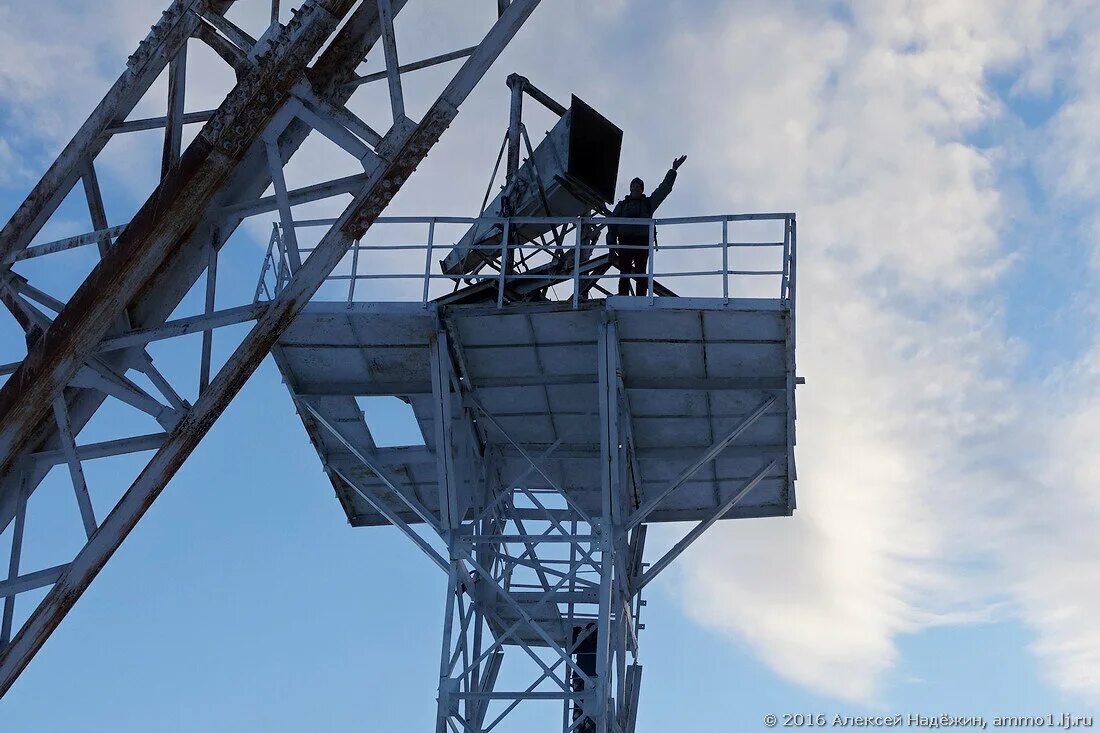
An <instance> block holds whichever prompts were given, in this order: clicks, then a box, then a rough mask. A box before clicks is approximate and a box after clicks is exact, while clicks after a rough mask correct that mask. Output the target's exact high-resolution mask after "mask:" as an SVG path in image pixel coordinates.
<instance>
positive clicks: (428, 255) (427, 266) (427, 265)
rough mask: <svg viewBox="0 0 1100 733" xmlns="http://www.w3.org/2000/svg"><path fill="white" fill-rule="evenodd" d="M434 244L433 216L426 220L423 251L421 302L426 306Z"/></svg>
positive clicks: (430, 280)
mask: <svg viewBox="0 0 1100 733" xmlns="http://www.w3.org/2000/svg"><path fill="white" fill-rule="evenodd" d="M434 245H435V217H432V219H431V220H430V221H429V222H428V251H427V252H425V253H424V297H423V298H422V299H421V301H420V302H421V304H422V305H423V306H424V307H425V308H427V307H428V296H429V292H428V288H429V285H431V282H432V247H433V246H434Z"/></svg>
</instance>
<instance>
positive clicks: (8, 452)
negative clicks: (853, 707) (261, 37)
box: [0, 0, 354, 473]
mask: <svg viewBox="0 0 1100 733" xmlns="http://www.w3.org/2000/svg"><path fill="white" fill-rule="evenodd" d="M352 5H354V0H311V1H310V2H307V3H306V4H305V5H303V6H302V10H301V11H300V12H299V14H298V15H297V16H296V17H295V20H293V21H291V23H290V24H289V25H288V26H286V27H280V32H278V33H276V34H273V35H272V36H270V37H269V38H268V39H267V40H266V41H265V42H264V43H261V44H259V45H258V46H257V49H255V50H258V51H259V53H258V54H256V62H255V65H254V66H253V67H252V68H251V69H250V70H249V71H248V73H247V74H246V75H245V76H244V77H243V78H242V79H241V81H240V82H239V83H238V84H237V86H236V87H235V88H234V89H233V91H231V92H230V93H229V95H228V96H227V97H226V99H225V101H224V102H223V103H222V105H221V107H219V109H218V112H217V114H215V116H214V118H213V119H212V120H210V122H209V123H207V125H206V126H205V127H204V128H203V131H202V132H201V133H200V134H199V136H198V137H197V138H196V139H195V140H194V141H193V142H192V143H191V145H190V146H188V148H187V151H186V153H185V154H184V156H183V157H182V158H181V159H180V161H179V164H178V165H177V166H175V167H174V168H173V169H172V171H171V173H170V175H169V176H167V177H166V178H165V179H164V181H162V182H161V184H160V185H159V186H158V187H157V188H156V190H154V191H153V193H152V195H151V196H150V197H149V200H148V201H147V202H146V203H145V205H144V206H142V208H141V209H140V210H139V211H138V213H137V214H136V215H135V216H134V218H133V220H131V222H130V224H129V226H127V228H126V231H125V232H123V233H122V235H121V236H120V237H119V238H118V240H117V241H116V243H115V245H114V247H112V248H111V249H110V251H109V252H108V253H107V255H106V256H105V257H104V258H103V260H101V261H100V263H99V265H97V266H96V268H95V269H94V270H93V271H92V272H91V274H89V276H88V277H87V278H86V279H85V281H84V282H83V283H82V284H81V286H80V287H79V288H78V289H77V291H76V293H74V294H73V296H72V298H71V299H70V300H69V302H68V303H67V304H66V306H65V309H64V310H63V311H62V312H61V313H60V314H58V316H57V318H56V319H55V320H54V324H53V325H52V326H51V327H50V328H49V329H48V330H47V331H46V333H45V334H44V335H43V336H42V337H41V338H40V339H39V340H38V341H37V342H36V343H35V345H34V347H33V348H32V349H30V350H29V352H28V354H27V357H26V358H25V359H24V360H23V363H22V365H21V366H20V367H19V369H17V370H16V372H15V373H14V374H13V375H12V376H11V378H10V379H8V381H7V382H6V383H5V384H4V386H3V388H0V473H5V472H6V471H7V470H10V468H11V466H12V463H13V461H14V460H15V459H16V458H17V457H18V456H19V454H20V452H21V451H23V450H25V449H26V448H27V447H28V446H27V443H28V441H29V440H30V439H31V438H32V436H33V432H34V430H35V428H36V427H37V424H38V422H39V421H40V420H42V418H43V416H44V414H45V412H46V410H48V409H49V406H50V405H51V404H52V403H53V401H54V399H55V398H56V397H57V396H58V395H59V394H60V393H61V390H62V389H64V387H65V386H66V385H67V384H68V383H69V382H70V381H71V380H72V377H73V376H74V375H75V373H76V371H77V370H78V369H79V368H80V366H81V364H83V363H84V361H85V360H86V359H87V357H88V356H89V355H90V354H91V353H92V352H93V351H94V350H95V348H96V346H97V344H98V343H99V342H100V341H101V340H102V339H103V337H104V335H105V334H106V332H107V330H108V328H109V327H110V326H111V324H113V323H115V322H117V321H118V319H119V318H120V317H121V316H122V315H123V313H124V307H125V305H126V304H127V303H129V302H131V301H132V300H133V299H134V298H135V297H136V296H137V294H138V293H139V292H140V290H141V288H142V287H143V286H144V285H145V284H146V283H147V282H148V281H149V280H150V278H151V277H152V276H153V275H154V274H155V273H156V272H157V271H158V270H159V269H160V268H161V267H162V266H163V265H164V263H165V261H166V260H168V259H169V257H170V255H171V253H172V252H173V251H174V250H176V249H177V248H179V247H180V246H182V245H183V244H184V243H185V242H186V241H187V239H188V237H189V236H190V235H191V233H192V232H193V231H194V230H195V228H196V227H197V226H198V224H199V223H200V221H201V220H202V215H203V213H204V212H205V210H206V209H207V207H208V206H209V205H210V202H211V201H212V199H213V198H214V195H215V194H216V193H217V192H218V190H219V188H220V186H221V183H222V182H223V181H224V179H225V178H226V177H227V176H229V175H230V174H231V173H232V171H233V169H234V168H235V167H236V165H237V164H238V163H239V162H240V161H241V160H242V159H243V158H244V157H245V154H246V153H247V152H248V149H249V148H250V147H251V145H252V144H253V143H254V142H255V141H256V140H257V139H258V138H259V136H260V135H261V134H262V133H263V131H264V128H265V127H266V125H267V123H268V122H269V121H270V120H271V118H272V116H273V115H274V114H275V113H276V112H277V111H278V110H279V108H280V107H281V106H282V104H283V102H284V101H285V100H286V99H287V98H288V97H289V93H290V89H291V87H292V86H293V84H295V83H297V82H298V80H299V79H301V78H302V75H303V74H304V72H305V68H306V65H307V64H308V63H309V61H310V60H311V59H312V57H313V56H314V55H315V54H316V53H317V51H318V50H320V48H321V45H322V44H323V43H324V42H325V41H326V40H327V39H328V37H329V36H330V35H331V34H332V32H333V31H334V30H335V28H336V26H337V24H338V23H339V21H340V20H341V19H342V18H343V16H344V15H346V14H347V12H348V11H349V10H350V9H351V7H352Z"/></svg>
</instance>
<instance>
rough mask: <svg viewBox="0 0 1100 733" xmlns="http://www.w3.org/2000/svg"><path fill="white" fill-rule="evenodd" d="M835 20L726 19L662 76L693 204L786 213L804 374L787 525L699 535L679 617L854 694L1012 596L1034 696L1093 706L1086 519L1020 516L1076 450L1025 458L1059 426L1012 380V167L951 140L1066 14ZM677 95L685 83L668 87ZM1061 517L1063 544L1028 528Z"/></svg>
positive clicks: (793, 672) (799, 675)
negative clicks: (925, 633) (912, 643)
mask: <svg viewBox="0 0 1100 733" xmlns="http://www.w3.org/2000/svg"><path fill="white" fill-rule="evenodd" d="M850 11H851V13H850V18H845V19H843V20H840V19H834V18H830V17H829V16H828V15H827V14H826V13H825V12H824V11H822V10H818V11H816V12H808V11H807V10H806V8H805V6H804V5H795V4H793V3H767V4H764V3H741V4H738V5H736V6H731V7H730V8H729V9H727V10H726V11H723V12H722V13H720V14H719V17H718V18H716V22H714V23H711V24H709V25H708V27H707V28H705V29H702V30H700V31H697V32H692V33H688V34H683V35H680V36H678V37H677V38H676V39H675V40H674V41H673V42H672V43H671V44H670V45H669V47H668V49H667V55H666V58H665V59H664V60H665V63H666V66H667V79H668V82H667V84H666V85H665V86H664V87H663V89H662V91H663V92H664V93H665V94H666V95H668V97H669V98H668V99H667V100H666V101H667V107H668V108H671V109H675V110H683V109H685V108H686V109H689V110H690V112H689V114H688V115H687V119H686V120H685V119H684V118H683V117H682V116H679V115H678V116H676V117H665V118H664V125H663V126H662V130H663V131H664V132H665V133H667V132H668V131H669V130H671V129H674V128H675V127H676V126H677V125H681V124H687V125H689V126H690V129H691V136H692V138H693V139H694V140H696V141H697V143H696V144H698V145H699V146H700V147H701V148H703V149H705V150H707V151H708V155H709V158H708V159H707V160H705V161H701V162H702V164H703V166H705V167H704V169H703V170H702V173H701V174H702V175H703V176H705V180H706V185H705V186H703V187H701V190H700V192H699V195H700V197H702V198H704V200H707V201H708V202H719V203H718V204H717V205H719V206H725V205H726V203H725V202H728V201H730V200H734V201H738V202H743V203H742V205H741V206H739V208H744V209H753V208H756V209H770V210H775V209H780V210H782V209H789V208H795V209H797V210H798V211H799V214H800V228H799V231H800V235H801V245H800V254H801V268H800V273H801V282H800V286H801V296H800V301H799V304H800V314H799V319H800V320H799V323H800V340H799V349H800V366H801V370H802V372H803V373H804V374H805V375H806V376H807V378H808V384H807V386H806V387H805V389H803V390H801V392H800V399H799V406H800V411H799V418H800V420H799V453H798V457H799V466H800V476H801V480H800V483H799V496H800V510H799V512H798V514H797V515H796V517H795V518H794V519H792V520H789V521H768V522H756V523H751V522H750V523H739V524H736V525H734V526H725V527H723V528H721V529H719V530H718V531H716V532H714V533H713V534H712V535H711V536H710V537H708V538H707V539H706V540H705V541H704V545H705V547H706V548H707V550H701V551H698V552H695V553H693V555H692V561H691V562H690V563H689V564H687V565H686V567H685V568H684V570H683V573H682V575H681V578H680V581H679V585H678V587H679V588H681V589H682V590H683V592H684V593H685V594H686V595H685V606H686V608H687V609H688V611H689V613H692V614H694V615H695V616H696V617H698V618H699V619H701V620H702V621H703V622H704V623H707V624H708V625H711V626H713V627H715V628H718V629H721V630H723V631H726V632H728V633H731V634H733V635H735V636H736V637H738V638H740V639H742V640H744V642H745V643H747V644H748V645H749V646H750V648H752V649H753V650H755V651H756V652H757V653H758V654H759V655H760V656H761V658H763V659H764V660H765V661H766V662H767V663H768V664H769V665H771V666H772V667H773V668H774V669H775V670H777V671H778V672H779V673H780V674H783V675H785V676H787V677H789V678H791V679H793V680H795V681H798V682H800V683H803V684H806V685H809V686H811V687H813V688H815V689H817V690H820V691H823V692H826V693H828V694H832V695H836V696H840V697H845V698H849V699H855V700H864V701H867V700H874V699H875V698H876V696H877V695H878V694H879V692H880V690H881V687H882V684H883V682H884V681H885V680H886V679H887V677H888V672H889V671H890V670H891V668H892V667H893V665H894V664H895V663H896V656H897V647H896V641H897V638H898V636H899V635H901V634H904V633H908V632H913V631H917V630H919V629H921V628H924V627H926V626H928V625H932V624H938V623H950V622H957V621H959V620H960V619H964V620H965V619H972V618H982V617H983V616H984V615H985V614H986V612H987V611H988V609H990V608H992V607H993V606H994V605H997V606H998V607H1000V606H999V604H1001V603H1003V602H1004V601H1005V600H1006V598H1007V599H1008V600H1009V601H1011V602H1012V603H1010V605H1009V606H1008V607H1009V608H1018V609H1019V611H1020V614H1021V618H1023V620H1024V621H1026V622H1027V623H1029V624H1031V625H1032V626H1033V628H1035V630H1036V631H1037V632H1038V634H1039V638H1040V641H1039V643H1038V644H1037V646H1036V652H1037V653H1038V654H1039V655H1040V656H1041V657H1043V658H1044V660H1045V661H1046V663H1047V664H1048V666H1049V668H1051V669H1054V670H1057V671H1056V672H1055V673H1054V674H1053V675H1052V678H1053V679H1054V680H1055V681H1056V682H1058V683H1059V684H1060V685H1061V686H1063V687H1064V688H1066V689H1071V690H1074V691H1076V692H1079V693H1085V692H1090V691H1094V690H1095V684H1094V680H1093V679H1092V677H1091V676H1090V675H1091V673H1090V674H1083V673H1082V667H1083V666H1084V665H1085V664H1087V663H1091V662H1093V661H1094V660H1095V658H1096V655H1097V654H1100V639H1098V638H1097V635H1096V634H1095V632H1093V631H1092V630H1091V628H1092V627H1091V626H1086V625H1085V623H1083V622H1084V620H1085V619H1086V618H1089V617H1090V616H1091V617H1094V615H1091V614H1088V613H1087V611H1088V610H1091V608H1092V605H1091V604H1092V602H1093V601H1092V598H1091V596H1090V595H1089V594H1088V593H1086V592H1085V591H1084V589H1083V588H1082V587H1081V586H1079V585H1076V584H1075V582H1074V580H1073V578H1074V574H1075V573H1082V572H1083V569H1084V567H1088V568H1095V567H1096V566H1097V564H1098V561H1100V553H1098V552H1096V548H1095V547H1094V546H1093V543H1083V542H1082V541H1081V540H1080V539H1079V538H1078V537H1079V535H1080V534H1081V533H1082V531H1083V528H1084V527H1085V526H1087V522H1088V517H1089V516H1091V514H1089V513H1084V514H1082V513H1080V512H1069V513H1067V514H1066V515H1065V516H1064V517H1062V516H1060V514H1058V513H1053V514H1052V513H1051V512H1049V511H1046V509H1045V505H1044V504H1039V505H1038V506H1035V505H1033V504H1031V503H1028V502H1027V501H1026V499H1027V497H1028V496H1029V495H1031V494H1032V493H1033V492H1034V486H1033V485H1032V482H1031V481H1029V479H1028V478H1027V477H1028V476H1029V475H1036V473H1035V472H1040V471H1043V470H1047V469H1048V468H1049V467H1052V466H1066V465H1072V463H1073V461H1074V456H1075V455H1076V454H1077V451H1079V450H1082V449H1084V446H1083V445H1074V446H1072V447H1068V446H1063V447H1061V449H1060V450H1059V451H1057V452H1056V453H1052V454H1051V455H1049V456H1046V455H1041V454H1036V451H1035V445H1034V443H1033V442H1032V441H1031V439H1032V436H1033V430H1032V423H1031V421H1033V420H1035V419H1036V418H1037V416H1040V419H1041V420H1042V421H1043V424H1044V425H1057V416H1056V415H1052V414H1051V411H1050V406H1049V405H1048V404H1044V402H1043V400H1042V399H1041V395H1035V396H1034V397H1035V399H1029V398H1028V396H1027V393H1026V390H1025V389H1024V388H1022V387H1021V386H1020V385H1013V384H1011V383H1010V382H1009V377H1010V375H1011V374H1012V373H1013V371H1014V368H1015V366H1016V365H1017V364H1018V362H1019V359H1021V358H1022V356H1023V354H1022V352H1021V349H1020V347H1019V346H1017V345H1016V344H1014V343H1013V342H1012V341H1011V340H1010V339H1009V338H1008V337H1007V336H1006V334H1005V328H1004V320H1003V314H1002V312H1001V309H1000V308H999V306H998V302H999V300H998V299H999V298H1000V297H1003V296H1002V295H1000V294H999V293H998V289H997V286H998V285H999V284H1000V282H1001V280H1000V276H1001V275H1002V274H1003V273H1004V271H1005V268H1006V267H1008V266H1009V265H1010V264H1011V254H1012V253H1011V252H1008V251H1006V249H1005V248H1004V245H1003V243H1002V240H1003V237H1004V235H1005V225H1006V222H1007V217H1008V212H1007V211H1006V209H1005V201H1004V199H1003V198H1002V195H1001V192H1000V190H999V186H1000V182H999V181H998V174H999V171H998V167H997V166H998V163H999V161H1000V159H1001V158H1002V157H1003V156H1005V155H1008V154H1009V153H1014V152H1015V151H1003V150H999V149H997V148H996V147H994V148H985V149H980V148H978V147H977V146H975V145H973V144H970V143H969V142H968V138H967V136H968V134H970V133H971V132H974V131H976V130H978V129H981V128H982V127H984V126H988V125H996V124H997V123H998V122H999V121H1000V120H1001V119H1002V118H1003V116H1004V115H1006V114H1007V111H1006V110H1005V109H1004V108H1003V106H1002V105H1001V104H1000V102H999V101H998V100H997V98H996V97H995V96H994V95H993V93H992V92H991V90H990V87H989V77H990V75H991V74H992V73H995V72H1000V71H1005V70H1014V71H1017V72H1020V71H1022V72H1023V73H1022V77H1023V78H1028V69H1029V68H1030V66H1029V65H1031V64H1032V63H1036V64H1037V63H1038V62H1036V61H1035V59H1037V58H1039V57H1041V56H1042V54H1043V53H1044V52H1045V50H1044V49H1045V48H1046V45H1045V44H1047V43H1048V41H1049V40H1050V36H1051V34H1053V33H1055V32H1056V30H1054V29H1057V28H1058V27H1060V21H1059V22H1055V20H1057V19H1053V20H1052V19H1051V18H1048V16H1047V13H1046V9H1045V7H1044V6H1043V4H1041V3H1026V4H1023V3H1022V4H1013V5H1012V6H1011V7H1008V6H1006V5H1003V4H999V3H965V4H960V3H902V2H895V3H880V2H874V3H870V2H868V3H853V4H852V5H851V7H850ZM700 49H708V50H710V49H713V52H711V51H708V52H706V53H701V52H700ZM687 78H692V79H698V80H700V83H699V84H696V85H692V86H691V87H690V88H688V89H684V88H683V87H682V85H681V84H680V81H681V80H682V79H687ZM1030 83H1032V84H1033V85H1035V86H1039V85H1040V82H1038V81H1032V82H1030ZM1085 118H1086V119H1087V115H1086V116H1085ZM1085 129H1086V127H1085V126H1081V127H1080V128H1079V130H1080V132H1081V135H1082V136H1083V135H1084V130H1085ZM1008 142H1011V141H1001V143H1000V144H1008ZM1085 169H1087V164H1086V165H1084V166H1081V170H1082V171H1084V170H1085ZM1090 185H1091V184H1090ZM1032 410H1035V412H1033V411H1032ZM1082 419H1083V420H1085V419H1087V420H1091V419H1093V418H1092V413H1089V417H1088V418H1082ZM1047 421H1049V422H1047ZM1089 424H1090V425H1092V424H1093V423H1089ZM1079 432H1080V433H1081V434H1082V435H1088V434H1089V431H1088V429H1087V428H1086V429H1082V430H1080V431H1079ZM1093 475H1095V474H1093ZM1065 493H1066V494H1069V495H1071V496H1074V495H1077V494H1080V493H1082V492H1081V491H1080V490H1078V489H1076V488H1068V487H1067V489H1066V491H1065ZM1073 505H1074V506H1075V505H1076V504H1073ZM1025 507H1026V510H1025ZM1028 512H1029V513H1028ZM1025 516H1030V517H1031V518H1032V521H1030V522H1029V521H1024V517H1025ZM1055 518H1058V519H1060V520H1061V521H1062V522H1063V523H1064V524H1063V525H1062V526H1063V532H1062V533H1060V534H1059V533H1056V534H1054V535H1053V536H1052V534H1051V533H1049V532H1042V531H1038V530H1036V529H1035V528H1034V527H1029V525H1034V524H1040V525H1041V524H1043V523H1044V522H1049V521H1053V520H1054V519H1055ZM1061 536H1067V537H1074V540H1073V541H1072V542H1070V543H1068V544H1066V545H1065V546H1063V543H1062V542H1061V541H1060V539H1059V538H1060V537H1061ZM1029 545H1031V546H1034V545H1038V546H1040V547H1041V548H1042V551H1041V552H1040V551H1038V550H1033V551H1032V552H1031V553H1030V557H1032V558H1038V557H1047V556H1054V557H1057V558H1059V560H1063V561H1064V560H1066V559H1068V558H1075V562H1073V563H1066V562H1061V563H1050V562H1043V563H1041V565H1042V572H1043V573H1044V579H1043V581H1042V582H1037V578H1036V577H1035V574H1034V573H1029V572H1027V571H1024V570H1023V569H1022V568H1021V567H1020V565H1019V563H1018V562H1017V560H1018V559H1019V556H1020V550H1021V548H1022V547H1024V546H1029ZM708 550H709V551H708ZM960 564H964V565H966V566H967V568H966V570H965V571H960V570H959V565H960ZM1031 564H1032V565H1035V563H1034V562H1032V563H1031ZM1052 564H1054V565H1057V566H1058V569H1052V568H1051V567H1050V566H1051V565H1052ZM982 567H985V568H988V569H986V570H981V569H979V568H982ZM1063 568H1064V569H1065V570H1064V571H1063ZM1038 570H1039V568H1038V567H1036V568H1035V571H1036V573H1037V572H1038ZM1085 575H1088V573H1085ZM1005 578H1014V579H1016V585H1013V586H1012V589H1013V590H1014V591H1015V594H1014V595H1009V594H1006V593H1005V592H1004V586H1003V585H1002V583H1003V581H1004V579H1005ZM1011 582H1012V581H1010V584H1011ZM1044 586H1048V587H1049V589H1050V590H1054V589H1057V590H1059V591H1061V592H1060V593H1059V594H1058V595H1057V596H1056V597H1057V598H1059V599H1060V601H1059V603H1058V604H1057V605H1054V604H1051V603H1049V602H1048V603H1046V604H1044V603H1043V602H1042V601H1041V599H1042V598H1048V597H1052V596H1051V595H1050V594H1049V593H1046V592H1044V590H1043V589H1044ZM1027 589H1032V590H1027ZM1035 589H1038V590H1035ZM1013 604H1015V605H1013ZM1082 680H1083V681H1082Z"/></svg>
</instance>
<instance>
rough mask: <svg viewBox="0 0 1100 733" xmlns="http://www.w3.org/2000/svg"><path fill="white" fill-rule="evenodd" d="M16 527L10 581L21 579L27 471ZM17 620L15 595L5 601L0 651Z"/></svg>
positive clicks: (21, 482)
mask: <svg viewBox="0 0 1100 733" xmlns="http://www.w3.org/2000/svg"><path fill="white" fill-rule="evenodd" d="M16 501H17V502H18V503H17V504H16V510H15V526H14V527H13V528H12V535H11V555H10V556H9V557H8V580H15V579H16V578H18V577H19V560H20V558H21V557H22V554H23V530H24V528H25V527H26V523H27V471H24V472H23V477H22V479H21V480H20V482H19V496H17V497H16ZM14 619H15V594H14V593H13V594H12V595H10V596H8V597H7V598H5V599H4V620H3V622H2V623H0V649H3V648H4V647H6V646H7V645H8V642H10V641H11V629H12V622H13V621H14Z"/></svg>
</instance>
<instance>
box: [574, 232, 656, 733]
mask: <svg viewBox="0 0 1100 733" xmlns="http://www.w3.org/2000/svg"><path fill="white" fill-rule="evenodd" d="M651 231H652V230H651ZM652 241H653V240H652V237H651V238H650V242H652ZM604 318H605V320H604V321H603V322H602V323H601V324H600V329H599V343H598V359H599V364H598V373H599V412H600V428H601V430H600V484H601V497H602V501H601V512H600V520H599V528H598V530H599V531H598V532H593V534H597V535H598V536H599V540H598V541H599V547H600V591H599V602H600V605H599V618H598V620H597V627H596V628H597V632H596V633H597V635H598V636H597V647H596V680H595V684H596V689H595V690H594V691H593V693H594V695H593V696H592V698H591V699H592V700H594V701H595V705H596V706H597V707H596V710H595V711H594V712H595V716H594V720H595V722H596V732H597V733H610V731H611V709H610V708H611V705H610V703H611V670H612V666H611V662H612V659H611V649H612V647H611V641H612V640H611V605H612V598H613V597H614V587H613V581H614V567H615V563H614V554H615V532H616V520H619V521H621V518H619V517H618V516H617V515H618V513H619V512H618V511H617V510H616V509H617V507H618V499H619V490H620V485H619V479H620V476H621V475H622V471H621V465H620V456H621V449H620V447H619V446H620V440H619V400H618V384H617V378H616V369H617V366H616V362H617V359H616V355H617V350H618V346H617V344H616V338H615V326H614V324H613V323H611V322H609V320H608V319H607V315H606V313H605V315H604ZM586 712H588V711H586Z"/></svg>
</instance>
